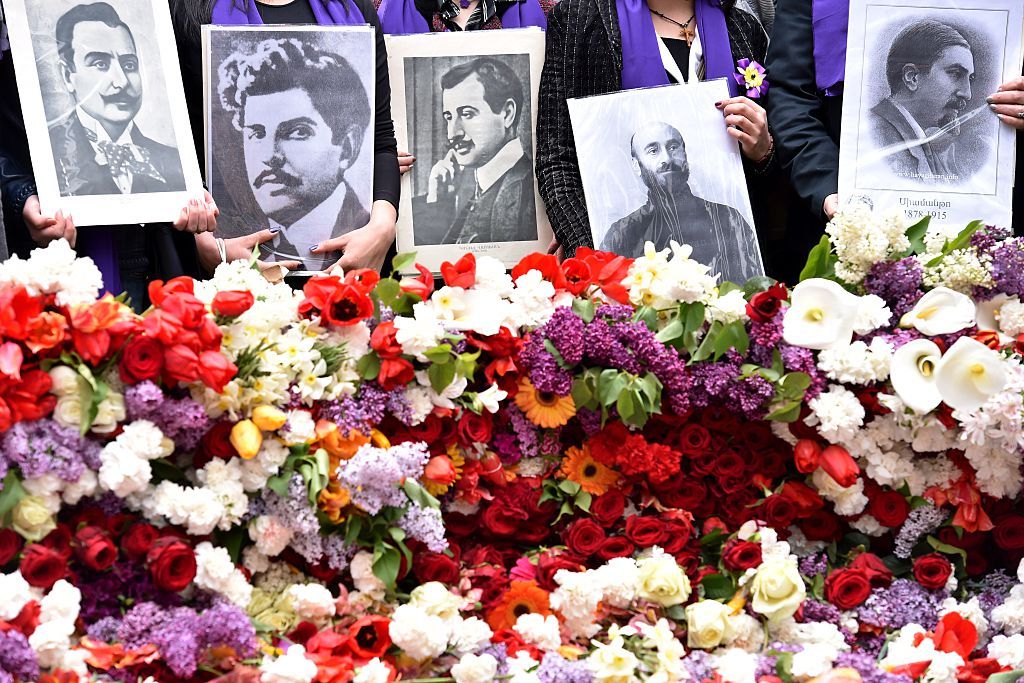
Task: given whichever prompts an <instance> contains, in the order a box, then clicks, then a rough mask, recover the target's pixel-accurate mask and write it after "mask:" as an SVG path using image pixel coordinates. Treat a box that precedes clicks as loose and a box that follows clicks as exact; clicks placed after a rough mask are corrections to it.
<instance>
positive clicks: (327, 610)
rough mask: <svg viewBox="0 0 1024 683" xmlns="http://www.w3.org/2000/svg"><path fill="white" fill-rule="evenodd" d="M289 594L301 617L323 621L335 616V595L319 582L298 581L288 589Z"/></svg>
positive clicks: (293, 606)
mask: <svg viewBox="0 0 1024 683" xmlns="http://www.w3.org/2000/svg"><path fill="white" fill-rule="evenodd" d="M288 596H289V597H290V598H291V601H292V609H293V610H295V613H296V614H297V615H299V618H300V619H308V620H310V621H322V620H324V619H327V618H328V617H333V616H334V596H333V595H331V591H329V590H327V588H325V587H323V586H321V585H320V584H318V583H307V584H300V583H297V584H295V585H294V586H292V587H291V588H289V589H288Z"/></svg>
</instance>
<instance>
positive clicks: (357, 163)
mask: <svg viewBox="0 0 1024 683" xmlns="http://www.w3.org/2000/svg"><path fill="white" fill-rule="evenodd" d="M375 45H376V42H375V38H374V32H373V29H372V28H371V27H369V26H326V27H325V26H278V25H272V26H204V27H203V59H204V66H205V68H204V81H205V87H204V90H205V111H206V118H205V121H206V131H205V132H206V177H207V181H208V183H209V186H210V192H211V193H212V194H213V197H214V199H216V200H217V205H218V206H219V207H220V210H221V215H220V218H219V219H218V221H217V234H218V236H220V237H224V238H233V237H241V236H244V235H249V234H252V233H255V232H260V231H262V230H267V229H272V230H276V235H275V236H274V238H273V239H271V240H270V241H268V242H264V243H263V244H261V245H260V252H261V253H260V258H261V259H263V260H264V261H271V262H273V261H299V262H301V263H302V267H301V268H299V269H297V272H298V273H300V274H301V273H312V272H318V271H321V270H323V269H324V268H325V267H327V266H330V265H331V264H332V263H334V262H335V261H337V260H338V259H339V258H340V257H341V254H340V253H327V254H311V253H310V248H311V247H314V246H315V245H317V244H319V243H320V242H322V241H324V240H327V239H331V238H333V237H338V236H340V235H343V234H345V233H347V232H351V231H352V230H356V229H358V228H361V227H363V226H364V225H366V224H367V222H369V219H370V208H371V205H372V203H373V140H374V127H373V120H374V116H373V113H374V108H375V104H376V103H375V93H376V89H375V87H374V77H375V64H376V62H375V57H374V52H375Z"/></svg>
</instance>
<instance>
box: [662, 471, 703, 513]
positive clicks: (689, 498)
mask: <svg viewBox="0 0 1024 683" xmlns="http://www.w3.org/2000/svg"><path fill="white" fill-rule="evenodd" d="M656 493H657V495H658V500H660V501H661V503H662V504H663V505H665V506H666V507H672V508H677V509H679V510H689V511H690V512H692V513H693V514H694V515H696V516H698V517H703V516H705V514H704V513H707V512H708V510H710V507H708V505H709V503H710V500H709V496H708V489H707V486H705V485H704V482H703V480H701V479H696V478H694V477H687V478H685V479H679V478H676V479H672V480H670V481H667V482H665V486H664V487H658V489H657V491H656Z"/></svg>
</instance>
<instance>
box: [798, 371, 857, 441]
mask: <svg viewBox="0 0 1024 683" xmlns="http://www.w3.org/2000/svg"><path fill="white" fill-rule="evenodd" d="M807 407H808V408H810V409H811V414H810V415H809V416H808V417H807V418H806V420H805V421H806V422H807V424H808V425H810V426H812V427H817V429H818V433H819V434H821V436H822V437H824V438H825V439H828V440H829V441H831V442H832V443H842V442H845V441H847V440H848V439H851V438H853V436H854V435H855V434H856V432H857V430H858V429H860V428H861V427H862V426H863V425H864V414H865V413H864V406H863V405H861V402H860V400H859V399H858V398H857V396H856V395H855V394H854V393H853V392H852V391H850V390H849V389H847V388H846V387H843V386H839V385H838V384H833V385H831V386H829V388H828V391H824V392H822V393H820V394H818V396H816V397H815V398H812V399H811V400H810V401H808V402H807Z"/></svg>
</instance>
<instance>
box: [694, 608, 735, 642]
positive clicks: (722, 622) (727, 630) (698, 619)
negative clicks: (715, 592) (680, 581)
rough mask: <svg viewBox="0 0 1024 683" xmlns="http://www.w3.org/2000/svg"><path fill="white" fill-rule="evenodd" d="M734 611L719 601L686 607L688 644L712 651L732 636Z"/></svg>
mask: <svg viewBox="0 0 1024 683" xmlns="http://www.w3.org/2000/svg"><path fill="white" fill-rule="evenodd" d="M730 612H732V609H731V608H730V607H729V606H728V605H724V604H722V603H720V602H718V601H717V600H701V601H700V602H695V603H693V604H692V605H688V606H687V607H686V644H687V645H689V646H690V647H691V648H701V649H704V650H710V649H712V648H715V647H718V646H719V645H721V643H722V640H723V639H725V638H728V637H729V636H730V635H731V630H732V626H731V624H730V622H729V613H730Z"/></svg>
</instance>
